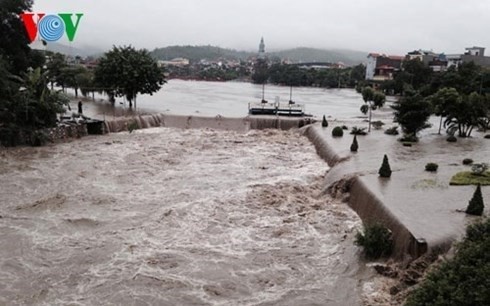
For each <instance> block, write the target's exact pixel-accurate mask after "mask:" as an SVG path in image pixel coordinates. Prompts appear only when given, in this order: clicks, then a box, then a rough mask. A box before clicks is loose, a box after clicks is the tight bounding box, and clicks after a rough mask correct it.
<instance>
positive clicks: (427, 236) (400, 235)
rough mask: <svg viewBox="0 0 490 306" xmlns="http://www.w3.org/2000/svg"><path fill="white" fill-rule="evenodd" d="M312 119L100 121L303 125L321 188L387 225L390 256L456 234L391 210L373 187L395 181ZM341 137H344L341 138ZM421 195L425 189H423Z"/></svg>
mask: <svg viewBox="0 0 490 306" xmlns="http://www.w3.org/2000/svg"><path fill="white" fill-rule="evenodd" d="M313 122H314V119H312V118H281V117H277V116H248V117H244V118H226V117H221V116H216V117H200V116H179V115H164V114H155V115H144V116H136V117H121V118H117V119H115V120H111V121H106V123H105V125H106V131H107V132H111V133H112V132H121V131H125V130H128V128H129V127H130V126H133V127H132V128H133V129H134V128H149V127H175V128H183V129H191V128H211V129H221V130H232V131H243V132H245V131H248V130H251V129H281V130H287V129H293V128H301V127H304V128H303V129H302V131H303V133H304V134H305V135H306V136H307V137H308V139H309V140H310V141H311V143H313V145H314V146H315V148H316V151H317V154H318V155H319V156H320V157H321V158H322V159H323V160H325V161H326V162H327V163H328V165H329V166H330V170H329V172H328V174H327V175H326V177H325V181H324V186H325V187H324V189H325V192H329V193H331V194H333V195H336V194H337V195H339V194H341V196H342V197H343V198H344V200H345V201H346V202H347V203H348V204H349V206H350V207H351V208H352V209H353V210H354V211H355V212H356V213H357V214H358V215H359V216H360V217H361V219H362V220H363V222H365V223H371V222H380V223H382V224H384V225H385V226H387V227H388V228H389V229H390V230H391V232H392V234H393V240H394V254H393V256H394V257H395V258H397V259H399V260H403V261H407V260H408V261H409V260H411V259H414V258H417V257H419V256H421V255H422V254H424V253H426V252H428V251H441V250H442V251H444V250H447V249H448V248H449V247H450V245H451V243H452V241H453V240H454V239H456V238H457V237H458V235H459V234H460V227H459V226H453V228H450V229H445V231H440V233H439V232H438V231H433V230H432V229H431V228H430V226H432V227H437V226H438V225H437V223H436V222H434V225H429V226H428V227H427V228H423V229H421V228H420V226H418V225H417V224H423V225H424V226H426V224H427V221H426V220H424V218H419V219H420V220H415V221H413V220H414V218H415V219H417V217H416V216H417V212H416V211H415V212H414V211H412V212H410V213H409V214H408V215H407V214H406V213H405V212H400V211H399V210H397V208H396V207H395V209H394V207H392V205H391V204H390V203H392V202H393V201H394V199H393V197H387V196H386V195H385V194H384V193H383V192H382V191H381V190H380V189H379V187H377V186H378V185H379V184H392V183H396V180H395V181H394V180H393V179H391V180H390V181H385V182H384V183H383V182H381V181H378V179H377V175H375V173H372V167H373V161H372V160H369V161H367V162H365V161H361V160H360V159H357V160H353V161H352V160H349V159H350V158H351V157H353V156H352V155H351V154H347V153H346V152H345V151H342V150H340V149H339V146H340V147H344V146H345V143H342V144H341V143H339V142H338V140H334V139H332V140H330V139H329V138H328V137H325V134H324V129H322V128H320V127H319V126H315V125H311V123H313ZM344 138H346V137H344ZM327 139H328V141H327ZM369 139H371V140H370V141H375V140H374V139H376V138H369ZM341 141H348V140H347V139H344V140H341ZM370 145H375V144H370ZM384 145H386V144H383V146H384ZM375 146H376V145H375ZM378 146H381V145H378ZM376 154H377V153H376ZM376 154H368V156H370V157H368V158H372V157H373V156H375V155H376ZM362 156H366V155H362ZM376 162H377V161H376ZM369 169H371V170H369ZM376 184H378V185H376ZM408 189H410V187H408ZM401 191H403V192H404V191H407V187H402V189H401ZM424 194H427V193H426V192H424ZM387 204H390V205H387ZM395 206H396V205H395ZM400 216H403V218H400ZM407 217H408V218H407ZM450 218H459V219H455V220H456V223H455V224H458V223H457V222H461V217H459V216H456V217H454V216H450ZM408 221H409V222H408ZM407 222H408V223H410V224H408V223H407ZM417 222H418V223H417ZM440 224H447V220H442V219H441V220H440V222H439V225H440ZM461 228H462V227H461ZM458 231H459V232H458Z"/></svg>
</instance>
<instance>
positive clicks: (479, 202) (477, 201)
mask: <svg viewBox="0 0 490 306" xmlns="http://www.w3.org/2000/svg"><path fill="white" fill-rule="evenodd" d="M484 209H485V204H484V203H483V196H482V194H481V185H480V184H478V185H477V186H476V190H475V192H474V193H473V197H472V198H471V200H470V202H469V203H468V207H467V208H466V213H467V214H470V215H475V216H481V215H482V214H483V210H484Z"/></svg>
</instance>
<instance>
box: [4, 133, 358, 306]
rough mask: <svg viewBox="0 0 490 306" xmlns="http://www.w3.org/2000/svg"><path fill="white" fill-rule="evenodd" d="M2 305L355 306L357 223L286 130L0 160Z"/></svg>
mask: <svg viewBox="0 0 490 306" xmlns="http://www.w3.org/2000/svg"><path fill="white" fill-rule="evenodd" d="M0 155H1V160H0V186H1V189H0V199H1V200H0V205H1V206H0V209H1V210H0V215H1V217H0V231H1V236H0V304H8V305H12V304H36V305H53V304H63V305H67V304H70V305H107V304H120V305H359V304H360V303H361V302H360V301H361V295H362V292H361V291H362V284H361V278H362V277H361V275H362V274H363V273H361V272H362V271H361V270H363V268H362V264H361V263H359V259H358V255H359V254H358V250H357V248H356V247H354V246H353V243H352V240H353V236H354V233H355V231H356V229H357V228H358V227H359V226H360V224H361V223H360V220H359V218H358V217H357V215H356V214H355V213H354V212H352V211H351V210H350V209H349V208H348V207H347V206H346V205H345V204H343V203H341V202H339V201H337V200H333V199H331V198H330V197H328V196H327V195H323V194H322V189H323V188H322V187H323V185H322V177H323V175H324V174H325V171H326V170H327V165H326V163H324V162H323V161H322V160H320V158H319V157H318V156H317V155H316V153H315V150H314V148H313V146H312V145H311V144H310V143H309V141H308V140H307V139H306V138H305V137H303V136H300V135H299V134H298V133H297V132H293V131H286V132H285V131H276V130H266V131H251V132H248V133H246V134H243V133H237V132H226V131H213V130H178V129H169V128H154V129H147V130H138V131H136V132H134V133H132V134H128V133H127V132H125V133H120V134H110V135H105V136H100V137H92V136H90V137H86V138H84V139H81V140H77V141H73V142H71V143H64V144H58V145H51V146H47V147H43V148H14V149H8V150H4V151H0Z"/></svg>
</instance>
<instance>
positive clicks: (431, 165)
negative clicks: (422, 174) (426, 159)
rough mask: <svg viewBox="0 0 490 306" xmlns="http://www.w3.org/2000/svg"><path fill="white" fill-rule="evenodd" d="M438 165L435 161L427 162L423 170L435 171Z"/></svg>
mask: <svg viewBox="0 0 490 306" xmlns="http://www.w3.org/2000/svg"><path fill="white" fill-rule="evenodd" d="M437 168H439V165H438V164H436V163H428V164H426V165H425V171H429V172H436V171H437Z"/></svg>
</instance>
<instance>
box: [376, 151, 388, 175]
mask: <svg viewBox="0 0 490 306" xmlns="http://www.w3.org/2000/svg"><path fill="white" fill-rule="evenodd" d="M378 174H379V176H381V177H391V167H390V163H389V161H388V156H386V154H385V156H384V157H383V163H382V164H381V168H379V171H378Z"/></svg>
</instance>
